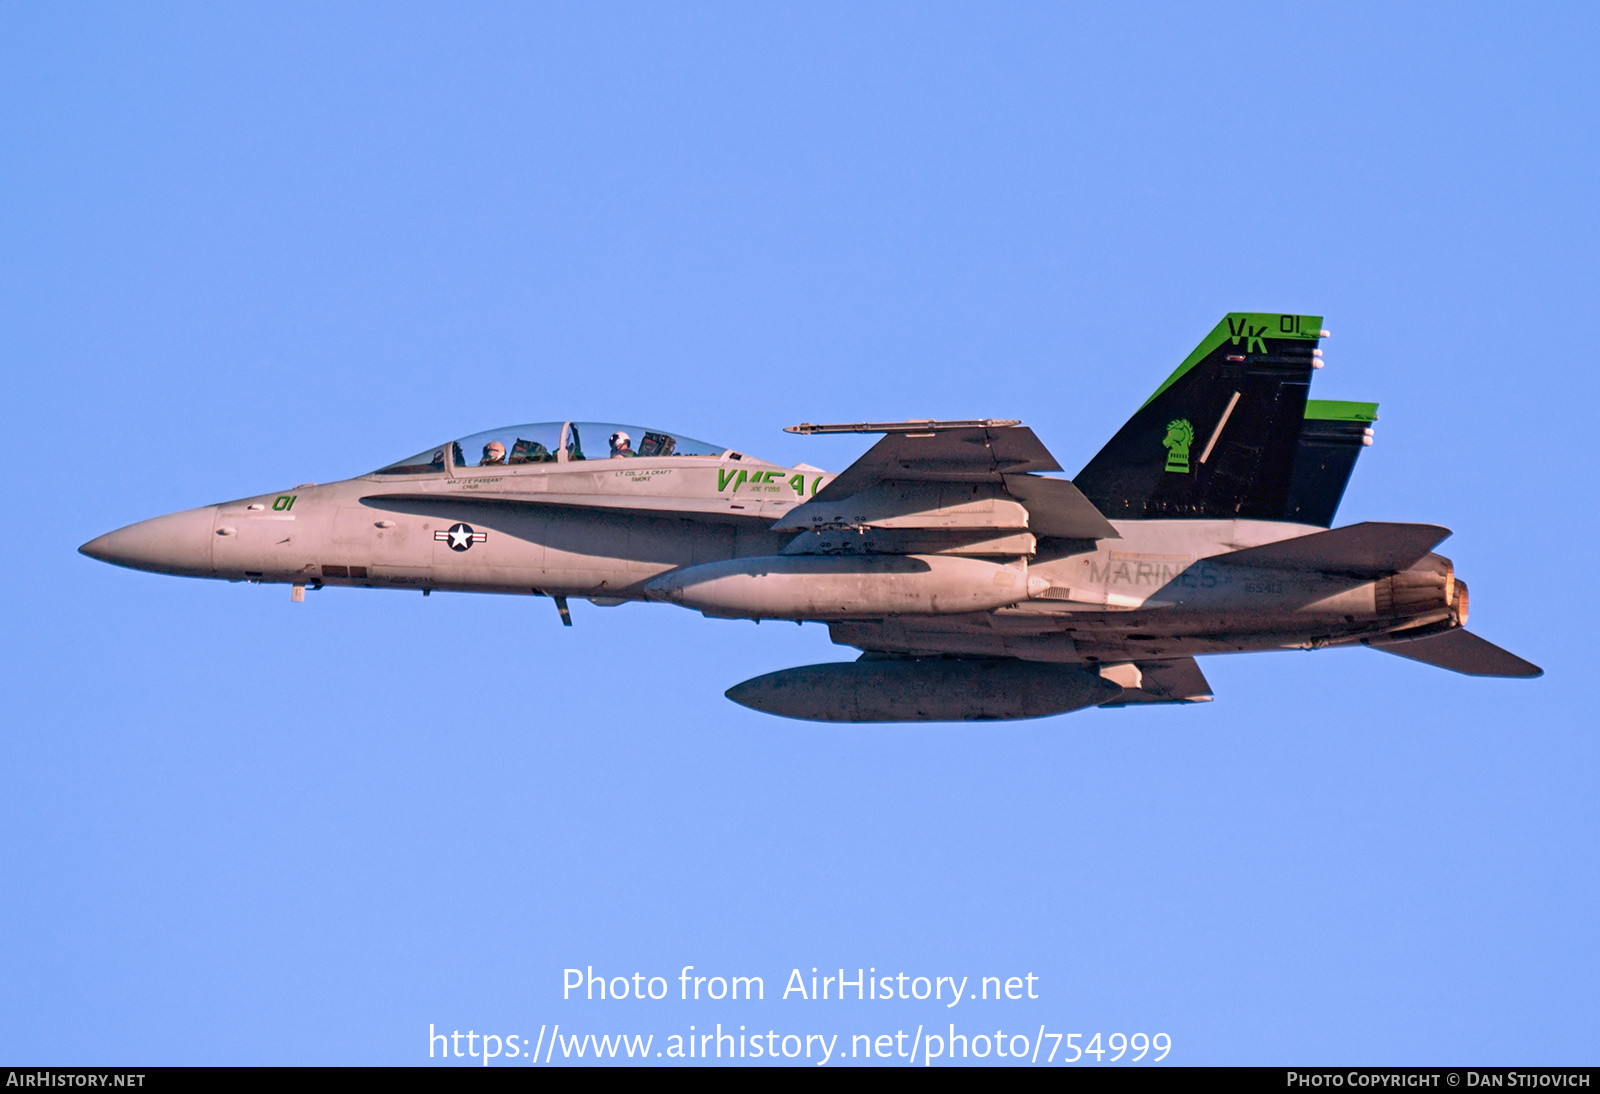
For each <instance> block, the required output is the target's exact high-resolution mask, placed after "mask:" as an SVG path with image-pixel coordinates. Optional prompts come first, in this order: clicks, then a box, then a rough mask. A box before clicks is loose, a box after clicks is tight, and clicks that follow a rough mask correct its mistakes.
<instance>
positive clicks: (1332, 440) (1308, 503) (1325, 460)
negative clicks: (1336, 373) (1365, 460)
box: [1283, 399, 1378, 528]
mask: <svg viewBox="0 0 1600 1094" xmlns="http://www.w3.org/2000/svg"><path fill="white" fill-rule="evenodd" d="M1377 420H1378V404H1377V403H1344V402H1335V401H1333V400H1331V399H1312V400H1309V401H1308V402H1307V403H1306V416H1305V421H1304V422H1303V423H1302V424H1301V426H1300V444H1299V448H1298V450H1297V451H1296V453H1295V458H1294V478H1293V480H1292V481H1291V482H1290V484H1289V504H1288V505H1287V506H1286V507H1285V509H1284V511H1283V519H1284V520H1292V521H1295V522H1297V523H1299V524H1315V525H1318V526H1320V527H1323V528H1328V527H1331V526H1332V524H1333V515H1334V513H1336V512H1338V511H1339V502H1340V500H1341V499H1342V498H1343V497H1344V490H1345V487H1346V486H1348V485H1349V484H1350V473H1351V472H1352V471H1354V470H1355V469H1356V457H1358V456H1360V455H1361V450H1362V449H1363V448H1364V447H1366V446H1367V445H1369V444H1371V443H1372V423H1373V422H1375V421H1377Z"/></svg>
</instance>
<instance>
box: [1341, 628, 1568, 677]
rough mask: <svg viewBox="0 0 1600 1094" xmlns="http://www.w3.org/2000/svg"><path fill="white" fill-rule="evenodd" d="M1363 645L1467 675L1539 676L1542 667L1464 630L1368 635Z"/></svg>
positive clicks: (1542, 673) (1542, 672)
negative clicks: (1419, 635) (1423, 635)
mask: <svg viewBox="0 0 1600 1094" xmlns="http://www.w3.org/2000/svg"><path fill="white" fill-rule="evenodd" d="M1367 645H1369V646H1371V647H1372V648H1373V649H1375V650H1382V651H1383V652H1384V653H1392V654H1394V655H1395V656H1396V657H1405V658H1409V659H1410V660H1412V661H1421V662H1422V663H1423V664H1425V665H1435V666H1437V667H1439V668H1441V669H1449V670H1450V671H1451V672H1460V673H1465V674H1466V675H1468V676H1543V675H1544V670H1543V669H1541V668H1540V667H1539V666H1538V665H1534V664H1530V663H1529V662H1527V661H1524V660H1523V659H1522V658H1520V657H1518V656H1517V655H1516V654H1514V653H1511V652H1510V651H1509V650H1503V649H1501V648H1500V647H1499V646H1497V645H1495V644H1494V643H1493V642H1489V641H1486V640H1484V639H1482V638H1479V637H1478V636H1477V635H1475V634H1473V633H1472V632H1471V631H1467V630H1460V629H1457V630H1453V631H1445V632H1443V633H1442V634H1432V635H1429V636H1428V637H1426V638H1410V639H1406V638H1399V639H1394V638H1369V639H1367Z"/></svg>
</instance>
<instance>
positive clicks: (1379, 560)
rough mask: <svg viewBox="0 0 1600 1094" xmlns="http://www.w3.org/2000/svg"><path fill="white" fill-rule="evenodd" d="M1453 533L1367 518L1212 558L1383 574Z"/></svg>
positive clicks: (1231, 562) (1271, 566)
mask: <svg viewBox="0 0 1600 1094" xmlns="http://www.w3.org/2000/svg"><path fill="white" fill-rule="evenodd" d="M1449 535H1450V529H1448V528H1441V527H1439V526H1438V525H1437V524H1394V523H1388V522H1384V521H1365V522H1363V523H1361V524H1347V525H1345V526H1344V527H1343V528H1334V529H1332V530H1331V531H1327V532H1313V533H1312V534H1311V535H1309V536H1296V537H1295V538H1293V539H1281V540H1279V541H1278V542H1276V543H1266V544H1263V545H1261V546H1260V547H1246V548H1245V549H1244V550H1242V551H1232V552H1229V553H1228V554H1225V555H1212V556H1211V558H1210V559H1209V561H1211V562H1222V563H1226V564H1228V565H1230V566H1255V567H1260V568H1262V569H1268V570H1316V571H1320V572H1322V573H1341V574H1351V575H1353V576H1355V577H1381V576H1383V575H1384V574H1392V573H1397V572H1399V571H1401V570H1404V569H1406V568H1407V567H1409V566H1411V565H1413V564H1414V563H1416V562H1418V561H1420V560H1421V559H1422V558H1424V557H1425V556H1426V555H1427V554H1428V552H1429V551H1432V550H1433V549H1434V548H1435V547H1436V546H1438V545H1439V543H1441V542H1442V541H1443V540H1444V539H1445V537H1447V536H1449Z"/></svg>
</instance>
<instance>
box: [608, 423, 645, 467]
mask: <svg viewBox="0 0 1600 1094" xmlns="http://www.w3.org/2000/svg"><path fill="white" fill-rule="evenodd" d="M638 454H639V453H637V452H635V451H634V450H633V438H632V437H630V436H628V435H627V434H626V433H623V432H622V431H621V430H618V431H617V432H615V433H613V434H611V458H612V459H614V460H619V459H623V458H625V457H628V456H637V455H638Z"/></svg>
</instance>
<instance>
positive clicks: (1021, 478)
mask: <svg viewBox="0 0 1600 1094" xmlns="http://www.w3.org/2000/svg"><path fill="white" fill-rule="evenodd" d="M791 430H792V431H794V432H803V433H821V432H830V433H842V432H882V433H884V434H885V436H884V437H883V438H882V439H881V440H880V441H878V442H877V443H876V444H874V445H873V446H872V447H871V448H870V449H868V450H867V452H866V453H865V454H864V455H863V456H862V457H861V458H860V459H858V460H856V462H855V463H853V464H851V465H850V466H849V467H848V468H846V469H845V470H844V471H843V472H842V473H841V474H839V475H838V477H836V478H835V479H834V480H833V481H832V482H830V483H829V484H828V485H827V486H825V487H824V488H823V489H822V490H821V491H819V492H818V493H817V495H816V496H815V497H813V498H811V499H810V500H808V501H807V502H806V503H805V504H804V505H802V506H799V507H797V508H795V509H794V510H792V511H791V512H790V513H789V514H788V516H786V517H785V518H784V519H783V520H781V521H780V522H779V523H778V524H777V525H775V526H774V530H776V531H807V530H817V529H821V528H824V527H839V526H842V525H860V526H870V527H878V528H891V527H893V528H902V529H904V528H943V529H954V528H957V527H961V528H965V529H977V528H991V529H1005V530H1011V529H1022V528H1026V529H1027V530H1028V531H1030V532H1032V533H1033V534H1034V535H1039V536H1058V537H1061V538H1067V539H1115V538H1119V537H1118V534H1117V531H1116V529H1115V528H1113V527H1112V526H1111V524H1110V522H1109V521H1107V520H1106V519H1105V517H1104V516H1102V515H1101V513H1100V511H1099V510H1098V509H1096V508H1095V507H1094V506H1093V505H1092V504H1090V502H1089V500H1088V499H1087V498H1085V497H1084V496H1083V494H1082V493H1081V492H1080V491H1079V490H1078V488H1077V487H1076V486H1074V485H1073V484H1072V483H1071V482H1070V481H1069V480H1067V479H1045V478H1039V477H1037V476H1035V475H1034V474H1032V472H1037V471H1059V470H1061V465H1060V464H1059V463H1057V462H1056V459H1055V457H1054V456H1052V455H1051V454H1050V451H1049V450H1048V449H1047V448H1045V446H1044V444H1043V443H1042V442H1041V441H1040V440H1039V438H1038V437H1037V436H1035V435H1034V432H1033V430H1031V429H1029V428H1028V427H1027V426H1024V425H1021V424H1018V423H1014V422H962V423H953V422H893V423H877V424H870V425H869V424H863V425H861V426H812V425H802V426H793V427H791ZM961 487H966V488H967V489H965V490H962V489H952V488H961Z"/></svg>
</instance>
